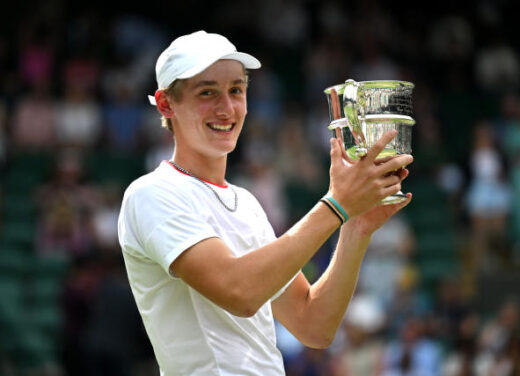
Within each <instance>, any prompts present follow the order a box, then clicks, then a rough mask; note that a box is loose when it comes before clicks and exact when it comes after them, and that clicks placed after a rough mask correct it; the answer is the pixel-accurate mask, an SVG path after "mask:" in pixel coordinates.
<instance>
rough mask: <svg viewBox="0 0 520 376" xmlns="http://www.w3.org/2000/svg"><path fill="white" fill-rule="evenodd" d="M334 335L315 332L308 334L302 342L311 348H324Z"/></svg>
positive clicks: (328, 344)
mask: <svg viewBox="0 0 520 376" xmlns="http://www.w3.org/2000/svg"><path fill="white" fill-rule="evenodd" d="M334 337H335V335H334V334H332V335H328V334H327V333H316V334H315V335H313V336H309V337H308V338H306V339H305V340H304V341H302V343H303V344H304V345H305V346H307V347H309V348H311V349H317V350H324V349H326V348H328V347H329V346H330V345H332V342H333V341H334Z"/></svg>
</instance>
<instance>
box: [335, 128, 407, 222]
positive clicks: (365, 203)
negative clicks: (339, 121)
mask: <svg viewBox="0 0 520 376" xmlns="http://www.w3.org/2000/svg"><path fill="white" fill-rule="evenodd" d="M396 134H397V131H396V130H392V131H388V132H386V133H385V134H384V135H383V136H382V137H381V138H380V139H379V141H378V142H377V143H376V144H374V146H372V147H371V148H370V149H369V150H368V153H367V155H366V156H364V157H363V158H361V159H360V160H359V161H346V160H345V159H344V157H343V156H344V153H343V145H341V141H340V140H338V139H336V138H332V139H331V140H330V142H331V151H330V157H331V166H330V186H329V194H330V195H332V197H333V198H334V199H335V200H336V201H338V202H339V204H340V205H341V206H342V207H343V208H344V209H345V211H346V212H347V214H348V215H349V217H350V218H352V217H355V216H357V215H359V214H361V213H364V212H366V211H367V210H369V209H371V208H372V207H373V206H374V205H376V204H378V203H379V201H381V200H382V199H383V198H385V197H387V196H389V195H392V194H394V193H397V192H399V191H400V190H401V181H402V179H403V178H404V177H406V175H405V174H392V172H394V171H396V170H399V169H400V168H402V167H404V166H407V165H409V164H410V163H412V162H413V157H412V156H411V155H409V154H401V155H398V156H396V157H393V158H391V159H387V160H384V162H382V163H380V161H378V163H377V164H376V158H377V156H378V155H379V153H381V151H382V150H383V149H384V148H385V146H386V145H387V144H388V143H389V142H390V141H391V140H392V139H393V138H394V137H395V136H396Z"/></svg>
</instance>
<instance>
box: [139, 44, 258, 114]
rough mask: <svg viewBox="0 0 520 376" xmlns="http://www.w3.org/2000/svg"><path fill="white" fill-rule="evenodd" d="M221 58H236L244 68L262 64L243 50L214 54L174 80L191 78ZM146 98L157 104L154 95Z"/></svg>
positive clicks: (255, 67)
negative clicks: (220, 54) (213, 56)
mask: <svg viewBox="0 0 520 376" xmlns="http://www.w3.org/2000/svg"><path fill="white" fill-rule="evenodd" d="M222 59H229V60H236V61H238V62H240V63H242V65H243V66H244V68H246V69H258V68H260V67H261V66H262V64H261V63H260V61H259V60H258V59H257V58H256V57H254V56H252V55H249V54H246V53H244V52H232V53H230V54H226V55H223V56H216V57H215V58H213V59H209V60H206V61H205V63H204V64H199V65H197V66H195V67H193V68H191V69H188V70H187V71H186V72H184V73H182V74H180V75H179V76H177V77H176V78H175V79H176V80H177V79H186V78H191V77H193V76H196V75H197V74H199V73H201V72H202V71H204V70H205V69H206V68H208V67H209V66H211V65H212V64H214V63H215V62H217V61H219V60H222ZM148 100H149V101H150V104H152V105H154V106H156V105H157V103H156V101H155V97H154V96H152V95H149V96H148Z"/></svg>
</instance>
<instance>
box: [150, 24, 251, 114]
mask: <svg viewBox="0 0 520 376" xmlns="http://www.w3.org/2000/svg"><path fill="white" fill-rule="evenodd" d="M220 59H231V60H237V61H239V62H241V63H242V64H243V65H244V67H245V68H247V69H258V68H260V67H261V64H260V61H258V59H256V58H255V57H253V56H251V55H249V54H246V53H243V52H237V49H236V47H235V46H234V45H233V44H232V43H231V42H230V41H229V40H228V39H227V38H226V37H224V36H222V35H220V34H213V33H206V32H205V31H204V30H200V31H196V32H194V33H192V34H187V35H183V36H181V37H178V38H177V39H175V40H174V41H173V42H172V43H171V44H170V45H169V46H168V48H166V49H165V50H164V51H163V52H162V53H161V55H159V58H158V59H157V63H156V64H155V74H156V78H157V85H158V88H159V89H166V88H167V87H168V86H169V85H171V84H172V82H174V81H175V80H177V79H184V78H190V77H193V76H195V75H197V74H199V73H200V72H202V71H203V70H204V69H206V68H208V67H209V66H210V65H212V64H213V63H215V62H216V61H217V60H220ZM148 99H149V100H150V103H151V104H153V105H156V103H155V97H154V96H152V95H149V96H148Z"/></svg>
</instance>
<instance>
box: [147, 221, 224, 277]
mask: <svg viewBox="0 0 520 376" xmlns="http://www.w3.org/2000/svg"><path fill="white" fill-rule="evenodd" d="M216 236H217V234H216V233H215V231H214V230H213V228H212V227H211V226H210V225H209V224H208V223H206V222H204V220H203V217H202V216H200V215H199V214H198V213H182V212H181V213H175V214H174V215H172V216H171V217H169V218H168V219H167V220H165V221H164V222H163V223H161V224H160V225H158V226H157V227H155V229H154V230H153V231H152V232H151V233H150V235H149V236H148V238H147V239H146V242H145V248H146V250H147V252H148V253H149V254H148V256H149V257H151V258H152V259H153V260H154V261H156V262H157V263H158V264H159V265H161V267H162V268H163V269H164V270H165V271H166V272H167V273H170V265H171V263H172V262H173V261H175V259H176V258H177V257H179V255H180V254H181V253H182V252H184V251H185V250H186V249H188V248H190V247H191V246H193V245H195V244H197V243H198V242H200V241H202V240H204V239H207V238H212V237H216Z"/></svg>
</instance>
